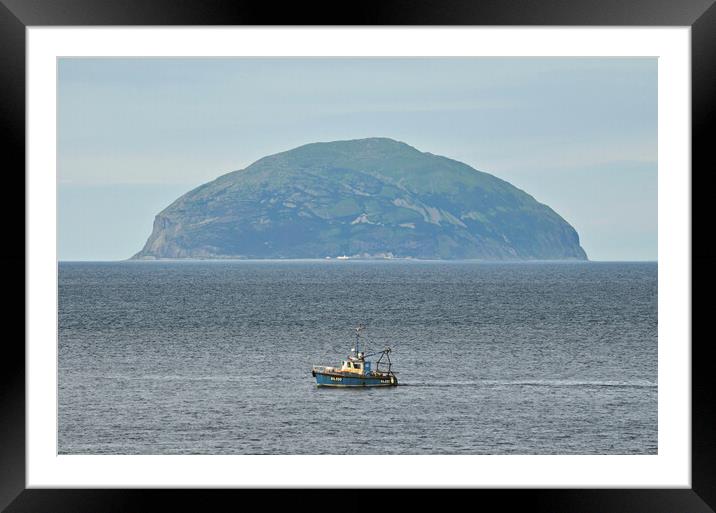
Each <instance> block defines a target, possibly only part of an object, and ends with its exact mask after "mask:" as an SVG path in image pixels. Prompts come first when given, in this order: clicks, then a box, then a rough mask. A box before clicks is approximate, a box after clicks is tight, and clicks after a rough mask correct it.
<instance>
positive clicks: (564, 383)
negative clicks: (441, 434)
mask: <svg viewBox="0 0 716 513" xmlns="http://www.w3.org/2000/svg"><path fill="white" fill-rule="evenodd" d="M400 386H401V387H409V386H412V387H510V386H518V387H585V388H590V387H617V388H657V386H658V385H657V384H656V383H651V382H649V381H576V380H561V379H560V380H516V381H502V380H477V381H450V382H448V381H441V382H432V383H421V382H414V383H411V382H408V383H401V384H400Z"/></svg>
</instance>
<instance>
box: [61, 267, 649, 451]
mask: <svg viewBox="0 0 716 513" xmlns="http://www.w3.org/2000/svg"><path fill="white" fill-rule="evenodd" d="M58 305H59V319H58V323H59V340H58V344H59V351H58V384H59V389H58V411H59V413H58V415H59V418H58V430H59V432H58V451H59V453H60V454H153V455H164V454H499V455H502V454H590V455H593V454H657V451H658V445H657V433H658V426H657V397H658V387H657V264H656V263H654V262H651V263H620V262H571V263H563V262H557V263H550V262H535V263H484V262H457V261H455V262H453V261H449V262H445V261H442V262H437V261H435V262H429V261H409V260H385V261H362V260H343V261H337V260H330V261H278V260H277V261H238V260H235V261H150V262H144V261H126V262H111V263H110V262H60V263H59V299H58ZM359 324H362V325H365V326H366V329H365V330H364V331H363V332H362V338H361V344H362V346H361V349H365V350H366V351H369V352H370V351H372V350H382V349H384V348H386V347H390V348H392V352H391V353H390V356H391V360H392V363H393V370H394V371H395V372H396V376H397V377H398V380H399V386H397V387H387V388H364V389H348V388H345V389H332V388H318V387H317V386H316V385H315V379H314V378H313V377H312V376H311V367H312V366H313V365H336V364H339V363H340V360H341V359H343V358H345V357H346V356H347V355H348V354H349V352H350V350H351V348H352V347H354V344H355V331H354V328H355V327H356V326H357V325H359Z"/></svg>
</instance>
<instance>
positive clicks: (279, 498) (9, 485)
mask: <svg viewBox="0 0 716 513" xmlns="http://www.w3.org/2000/svg"><path fill="white" fill-rule="evenodd" d="M713 3H714V0H681V1H673V0H671V1H670V0H636V1H634V0H632V1H628V0H571V1H569V0H542V1H539V2H538V1H534V0H489V1H484V0H483V1H470V0H413V1H410V0H382V1H377V0H373V1H368V2H360V3H350V4H348V3H339V2H311V3H299V2H295V3H286V4H285V5H280V4H275V3H272V2H266V1H264V2H259V1H255V0H252V1H244V0H234V1H231V0H205V1H201V0H182V1H179V0H0V120H1V123H0V134H1V135H2V137H0V144H1V145H2V152H1V153H0V155H2V161H3V163H4V166H3V171H4V173H3V175H2V176H3V178H4V184H5V191H6V195H5V199H4V200H3V201H2V202H0V205H2V206H1V207H0V208H2V214H3V217H2V219H3V220H5V223H3V225H4V226H3V228H4V231H5V240H6V241H7V243H6V247H5V251H3V252H2V256H0V258H1V260H2V264H3V266H4V269H6V271H5V273H4V274H5V275H6V276H5V284H6V287H5V289H6V291H7V290H8V288H9V292H10V294H8V293H7V292H6V294H5V300H6V301H5V302H4V303H5V306H4V307H3V308H2V312H3V319H4V320H5V322H4V325H5V326H12V327H13V328H14V329H13V330H11V331H8V330H6V336H5V337H4V341H3V345H2V353H1V354H2V361H3V363H4V365H3V366H2V369H1V370H0V509H1V510H4V511H7V512H13V513H17V512H26V511H27V512H29V511H32V512H36V511H53V512H63V511H73V512H92V513H95V512H100V511H133V512H136V511H156V510H161V511H164V510H171V509H176V508H180V509H184V508H190V509H193V510H216V509H220V506H218V505H217V504H218V502H217V500H221V501H225V502H224V504H227V509H229V508H231V509H232V510H235V509H236V508H240V507H251V506H248V505H249V504H251V501H252V499H254V498H255V499H259V498H260V500H261V501H262V502H263V506H262V507H263V508H265V507H271V506H274V507H276V506H278V507H295V506H296V504H295V503H294V502H292V501H288V502H287V501H286V499H287V498H286V496H285V493H286V492H282V493H276V492H272V493H262V494H261V497H253V496H254V495H256V493H257V491H254V490H187V489H173V490H172V489H170V490H144V489H142V490H120V489H111V490H76V489H72V490H70V489H26V485H25V476H26V463H25V427H26V426H25V342H24V339H25V337H24V334H25V324H24V321H23V319H24V318H25V316H24V312H25V272H26V268H25V257H26V254H25V223H24V222H23V223H21V222H20V219H19V218H20V212H23V215H24V212H25V197H24V194H20V191H25V181H24V176H25V174H24V171H25V113H26V111H25V51H26V43H25V29H26V27H30V26H75V25H77V26H81V25H98V26H107V25H214V26H217V25H514V26H520V25H552V26H564V25H575V26H593V25H602V26H689V27H691V44H692V47H691V51H692V55H691V59H692V61H691V62H692V66H691V72H692V172H691V183H692V223H693V224H692V234H705V233H708V229H707V228H706V227H707V226H709V225H708V224H707V223H709V221H710V217H711V216H710V215H709V214H710V212H709V210H707V209H706V207H705V206H704V205H705V201H703V199H704V198H702V197H701V196H704V195H706V194H708V191H709V190H710V188H709V187H708V184H707V179H708V178H707V177H708V176H709V175H710V174H711V172H712V170H713V169H714V168H715V167H714V154H715V152H714V151H713V149H712V148H711V147H710V146H712V144H711V142H710V138H709V135H710V134H711V133H713V132H714V130H712V129H713V128H714V124H716V101H715V99H714V93H716V59H715V57H716V6H714V5H713ZM710 129H711V130H710ZM23 219H24V218H23ZM696 242H697V240H696V239H693V245H692V275H693V274H694V273H696V272H697V271H698V275H699V279H698V281H694V280H692V282H693V285H692V333H693V335H692V340H691V354H692V388H691V391H692V405H691V406H692V410H691V411H692V418H691V422H692V440H691V444H692V454H691V464H692V474H691V475H692V487H691V488H690V489H660V488H649V489H634V490H629V489H583V490H576V489H520V490H514V489H500V490H470V491H469V492H460V493H458V492H457V491H451V494H453V495H451V500H450V501H449V502H448V503H445V505H446V506H448V507H450V504H452V503H453V502H454V503H455V504H459V501H460V499H461V498H463V499H467V497H460V495H463V496H464V495H465V494H466V493H469V494H470V496H469V502H467V503H464V504H466V505H468V507H471V508H473V507H474V508H477V507H478V506H485V505H486V504H490V503H491V504H493V506H488V507H491V508H494V507H495V506H494V504H499V508H500V509H501V510H512V509H518V510H520V511H524V510H526V511H549V512H560V511H565V512H599V513H605V512H628V513H638V512H642V511H643V512H648V513H659V512H665V513H666V512H668V513H673V512H690V513H700V512H709V511H711V512H713V511H714V510H715V509H716V436H714V435H715V433H716V415H715V413H716V401H715V400H714V395H715V393H716V392H715V391H716V379H715V378H714V376H715V375H716V373H714V372H712V371H711V366H712V363H711V360H710V358H709V357H708V356H709V353H710V351H709V346H710V344H711V340H710V338H711V337H708V336H704V337H699V336H696V334H697V331H696V330H694V328H695V327H697V326H701V325H703V323H704V321H703V319H704V317H705V314H706V311H705V309H706V308H708V303H707V302H706V301H697V298H698V297H699V294H703V295H704V297H707V296H706V295H705V294H706V293H707V292H708V290H709V289H710V288H711V286H712V285H713V283H714V280H713V277H712V276H713V272H712V271H711V270H710V269H711V266H710V264H711V263H712V262H713V260H714V257H716V254H714V253H713V250H711V249H709V248H708V247H707V246H706V245H705V244H703V243H701V244H697V243H696ZM20 269H23V272H22V273H21V272H20ZM7 285H9V287H8V286H7ZM697 318H699V319H701V320H700V321H699V322H696V319H697ZM683 343H684V344H688V343H689V341H688V340H684V341H683ZM340 493H342V492H341V491H335V490H334V491H325V490H322V491H321V496H322V499H321V500H322V501H323V500H325V501H326V503H331V502H333V501H335V500H337V499H338V494H340ZM425 493H426V490H413V491H411V492H410V494H406V493H401V495H402V497H401V498H400V501H401V502H400V505H401V506H402V507H405V506H408V505H412V504H417V503H421V502H422V501H423V500H424V495H425ZM455 494H457V495H455ZM368 495H369V496H371V494H368ZM406 501H407V502H406ZM381 502H382V501H381ZM396 504H397V503H396ZM244 505H246V506H244ZM305 505H306V506H315V504H314V503H305ZM384 506H386V507H390V504H385V505H384ZM441 507H443V506H441ZM221 509H223V508H221Z"/></svg>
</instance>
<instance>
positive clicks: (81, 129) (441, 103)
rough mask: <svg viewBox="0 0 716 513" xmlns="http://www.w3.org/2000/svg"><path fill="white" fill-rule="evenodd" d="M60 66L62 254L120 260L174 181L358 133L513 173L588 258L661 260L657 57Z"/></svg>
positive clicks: (75, 62)
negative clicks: (570, 230) (568, 228)
mask: <svg viewBox="0 0 716 513" xmlns="http://www.w3.org/2000/svg"><path fill="white" fill-rule="evenodd" d="M58 76H59V84H58V170H57V171H58V173H57V179H58V252H59V254H58V257H59V258H60V259H61V260H118V259H125V258H128V257H130V256H131V255H133V254H134V253H136V252H137V251H139V249H141V247H142V246H143V245H144V242H145V241H146V238H147V237H148V236H149V234H150V232H151V227H152V222H153V218H154V215H155V214H157V213H158V212H159V211H160V210H161V209H163V208H164V207H166V206H167V205H168V204H169V203H171V202H172V201H173V200H174V199H175V198H176V197H178V196H179V195H180V194H182V193H184V192H187V191H188V190H190V189H192V188H194V187H196V186H198V185H200V184H202V183H204V182H206V181H209V180H213V179H214V178H216V177H217V176H219V175H222V174H224V173H227V172H229V171H233V170H236V169H241V168H244V167H246V166H247V165H249V164H251V163H252V162H253V161H255V160H257V159H259V158H261V157H263V156H265V155H268V154H272V153H277V152H280V151H285V150H288V149H291V148H294V147H296V146H300V145H302V144H306V143H309V142H317V141H333V140H340V139H355V138H362V137H390V138H393V139H397V140H400V141H403V142H406V143H408V144H410V145H411V146H415V147H416V148H418V149H419V150H421V151H429V152H431V153H435V154H439V155H445V156H447V157H450V158H454V159H457V160H460V161H462V162H465V163H467V164H469V165H471V166H473V167H474V168H476V169H479V170H481V171H486V172H488V173H491V174H493V175H496V176H498V177H500V178H502V179H505V180H507V181H509V182H511V183H512V184H514V185H515V186H517V187H519V188H521V189H523V190H525V191H526V192H528V193H529V194H531V195H532V196H534V197H535V198H536V199H537V200H538V201H540V202H542V203H546V204H547V205H549V206H550V207H552V208H553V209H554V210H555V211H556V212H557V213H559V214H560V215H561V216H562V217H564V218H565V219H566V220H567V221H568V222H569V223H571V224H572V226H574V227H575V228H576V230H577V232H578V233H579V235H580V239H581V243H582V247H584V249H585V251H586V252H587V255H588V256H589V258H590V259H592V260H656V258H657V60H656V59H655V58H640V59H629V58H585V59H573V58H362V59H334V58H236V59H184V58H181V59H178V58H174V59H152V58H134V59H116V58H111V59H87V58H72V59H68V58H64V59H60V60H59V63H58Z"/></svg>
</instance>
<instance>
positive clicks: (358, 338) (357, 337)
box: [354, 324, 365, 358]
mask: <svg viewBox="0 0 716 513" xmlns="http://www.w3.org/2000/svg"><path fill="white" fill-rule="evenodd" d="M364 329H365V326H363V325H362V324H359V325H358V326H357V327H356V329H355V330H356V346H355V348H354V350H355V352H356V358H358V355H359V354H360V332H361V331H363V330H364Z"/></svg>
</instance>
